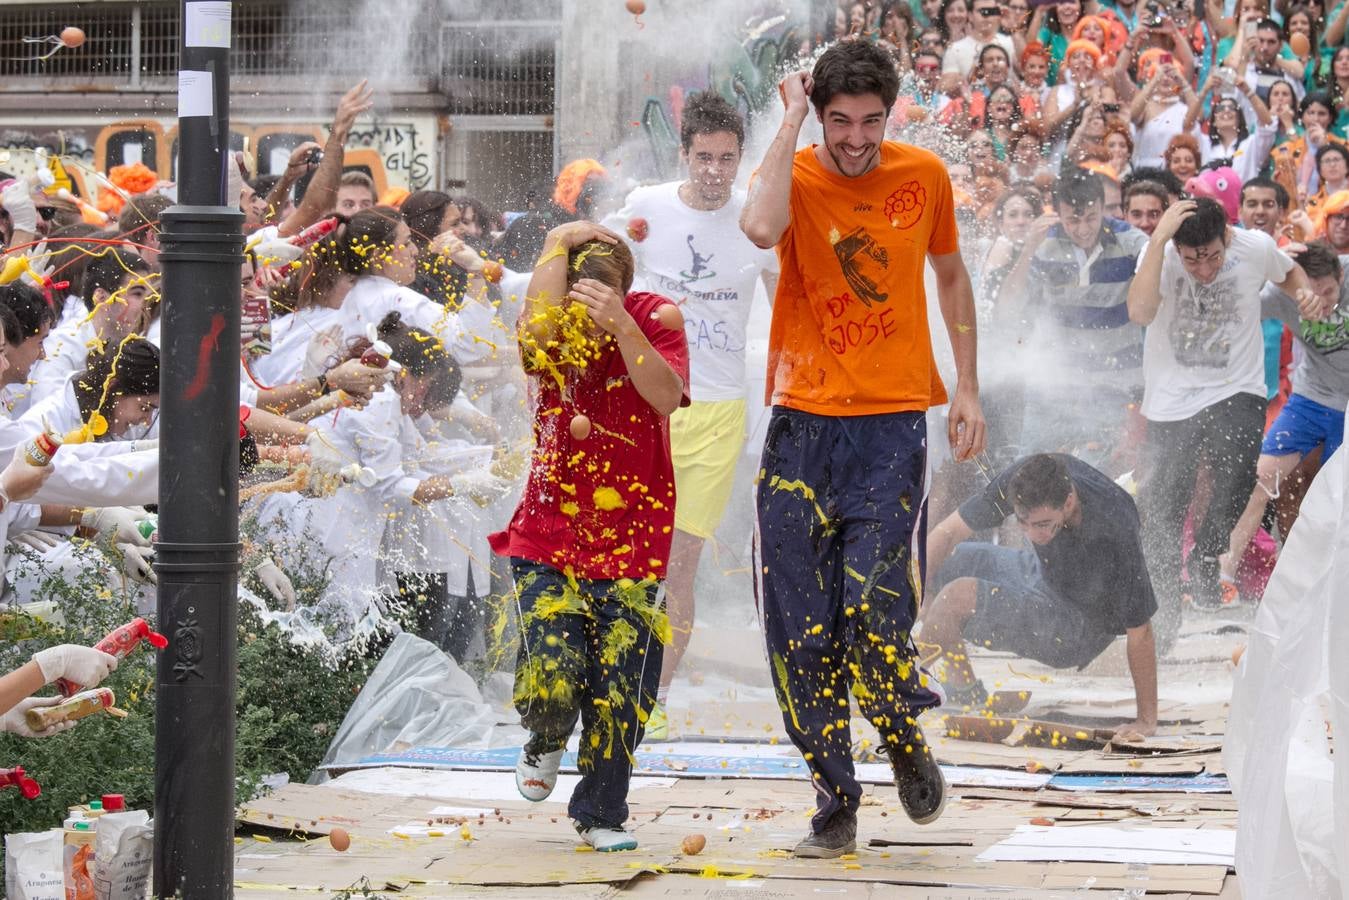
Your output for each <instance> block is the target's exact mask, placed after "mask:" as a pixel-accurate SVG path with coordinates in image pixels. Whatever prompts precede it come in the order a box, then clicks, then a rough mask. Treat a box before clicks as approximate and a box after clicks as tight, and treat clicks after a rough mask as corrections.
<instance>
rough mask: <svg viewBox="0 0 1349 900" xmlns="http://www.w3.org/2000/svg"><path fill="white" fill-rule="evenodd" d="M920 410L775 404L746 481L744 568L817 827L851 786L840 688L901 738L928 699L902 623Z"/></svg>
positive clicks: (920, 459)
mask: <svg viewBox="0 0 1349 900" xmlns="http://www.w3.org/2000/svg"><path fill="white" fill-rule="evenodd" d="M926 469H927V423H926V418H925V416H924V414H923V413H921V412H902V413H889V414H882V415H870V416H818V415H813V414H810V413H805V412H801V411H799V410H794V409H787V408H785V407H774V409H773V414H772V418H771V420H770V421H769V424H768V436H767V440H766V442H765V444H764V451H763V463H762V467H761V470H760V472H759V484H758V489H757V504H758V520H759V521H758V540H757V553H758V556H759V559H758V560H757V568H756V571H757V573H758V576H759V579H760V584H759V603H760V611H761V613H762V616H763V627H764V636H765V638H766V640H767V643H768V654H769V663H770V665H771V667H772V672H773V685H774V689H775V690H776V692H777V698H778V705H779V706H780V707H781V708H782V712H783V719H784V721H785V722H786V726H787V733H788V735H789V736H790V737H791V739H792V743H794V744H795V745H796V747H797V749H798V750H800V751H801V753H802V755H803V756H804V757H805V760H806V762H807V764H808V765H809V766H810V772H811V778H812V780H813V783H814V785H815V791H816V795H817V796H816V805H817V811H816V814H815V817H814V819H813V820H812V826H813V827H814V829H815V831H817V832H818V831H821V830H823V829H824V827H825V825H826V824H827V823H828V822H829V819H830V818H831V817H832V816H833V815H834V813H836V812H838V811H839V810H840V809H844V808H847V809H848V810H850V811H852V812H854V813H855V812H856V810H857V806H858V802H859V800H860V798H861V795H862V789H861V786H860V785H859V784H858V783H857V778H856V776H855V773H854V770H853V761H852V740H851V734H850V729H849V725H848V719H849V706H848V694H849V691H851V692H852V693H853V694H854V695H855V696H856V697H857V701H858V705H859V706H860V707H861V710H862V714H863V715H865V716H866V717H867V719H869V720H870V721H871V722H872V723H873V724H875V726H876V728H877V730H878V731H879V732H880V734H881V738H882V740H884V739H885V738H886V736H888V735H896V736H898V737H900V738H901V739H902V738H904V737H905V736H906V735H907V731H908V729H909V728H910V727H912V725H913V723H914V722H915V721H916V720H917V717H918V714H919V713H920V712H922V711H923V710H924V709H928V708H929V707H933V706H936V705H937V704H938V703H939V702H940V698H939V697H938V695H937V694H936V693H935V692H934V691H932V690H930V689H929V688H927V687H924V686H923V684H922V681H921V679H922V675H921V673H920V671H919V668H918V661H917V653H916V651H915V648H914V644H913V639H912V636H911V633H910V632H911V630H912V628H913V623H914V619H915V617H916V616H917V612H918V603H919V598H921V597H922V584H923V565H924V559H925V546H924V545H925V541H926V534H925V528H926V523H925V517H926V513H927V489H926V484H925V477H926Z"/></svg>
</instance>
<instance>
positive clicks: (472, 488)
mask: <svg viewBox="0 0 1349 900" xmlns="http://www.w3.org/2000/svg"><path fill="white" fill-rule="evenodd" d="M450 488H451V489H452V490H453V491H454V493H455V495H456V496H459V497H467V498H469V499H470V500H472V501H473V502H474V503H476V504H478V505H479V506H490V505H491V504H492V502H493V501H494V500H496V498H498V497H500V496H501V495H502V494H504V493H506V492H507V491H508V490H510V489H511V483H510V482H509V481H507V480H506V479H504V478H501V477H498V476H497V475H494V474H493V473H492V470H491V469H469V470H468V471H467V472H460V473H458V474H456V475H451V476H450Z"/></svg>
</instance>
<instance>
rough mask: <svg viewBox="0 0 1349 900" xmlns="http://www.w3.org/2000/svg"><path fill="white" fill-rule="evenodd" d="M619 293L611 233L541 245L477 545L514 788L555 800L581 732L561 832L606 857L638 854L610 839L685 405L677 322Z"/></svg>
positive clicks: (619, 269) (657, 612) (646, 668)
mask: <svg viewBox="0 0 1349 900" xmlns="http://www.w3.org/2000/svg"><path fill="white" fill-rule="evenodd" d="M632 278H633V258H632V251H631V250H629V249H628V247H627V245H626V244H624V243H623V241H622V240H621V239H620V238H619V237H618V235H616V234H614V233H613V232H611V231H609V230H607V229H605V228H601V227H600V226H598V225H595V224H592V223H590V222H570V223H568V224H566V225H561V226H559V227H557V228H555V229H553V231H551V232H550V233H549V235H548V238H547V241H546V243H545V244H544V249H543V255H542V256H541V257H540V258H539V264H538V265H537V266H536V267H535V269H534V276H533V278H532V280H531V281H530V283H529V294H528V296H529V299H528V300H527V301H526V304H525V308H524V311H523V312H522V313H521V316H520V324H519V336H520V356H521V360H522V362H523V364H524V367H525V371H526V372H528V373H529V374H530V375H531V376H532V377H533V385H534V389H535V392H536V406H535V412H534V442H535V447H534V454H533V458H532V461H531V465H530V470H529V478H528V480H527V482H526V484H525V491H524V496H523V497H522V499H521V500H520V505H519V506H518V507H517V508H516V510H515V515H514V516H512V517H511V522H510V525H509V526H507V528H506V530H505V531H502V532H498V533H497V534H494V535H492V536H491V538H490V540H491V544H492V549H493V550H494V551H495V552H496V553H498V554H500V555H502V556H508V557H510V559H511V567H512V574H513V575H514V578H515V593H516V602H517V604H518V608H519V613H520V654H519V658H518V660H517V663H516V669H515V705H516V709H518V710H519V712H520V721H521V724H522V725H524V727H525V728H527V729H528V730H529V731H530V738H529V740H528V741H527V742H526V743H525V746H524V748H523V749H522V750H521V753H520V759H519V762H518V763H517V764H516V770H515V780H516V786H517V787H518V788H519V789H520V793H521V794H522V795H523V796H524V797H525V798H526V799H528V800H535V801H538V800H543V799H544V798H546V797H547V796H548V795H549V794H550V793H552V790H553V787H554V786H555V785H556V784H557V772H558V768H559V767H560V765H561V762H562V754H563V750H564V748H565V747H566V743H567V739H568V738H569V737H570V736H571V733H572V730H573V729H574V728H575V727H576V720H577V718H578V717H579V718H580V719H581V727H582V731H581V745H580V752H579V753H578V755H577V761H576V766H577V768H578V769H579V770H580V772H581V781H580V783H579V784H578V785H577V786H576V790H575V791H574V792H573V793H572V797H571V803H570V805H569V806H568V814H569V815H570V816H571V818H572V820H573V821H574V822H575V825H576V830H577V831H578V832H579V833H580V835H581V837H582V838H583V839H584V840H585V842H586V843H587V844H589V845H591V846H592V847H594V848H595V849H596V850H602V851H608V850H632V849H634V848H636V846H637V842H636V840H634V839H633V838H632V837H631V836H630V835H629V834H628V833H627V832H626V831H625V830H624V829H623V823H624V822H625V821H626V820H627V817H628V804H627V795H628V780H629V778H630V777H631V775H632V760H633V753H634V752H635V751H636V749H637V745H638V743H640V741H641V739H642V732H643V728H644V725H645V723H646V720H647V717H648V716H649V715H650V714H651V709H652V707H653V705H654V704H655V702H656V688H657V685H658V684H659V681H660V668H661V648H662V645H663V643H665V642H666V641H668V640H669V636H670V635H669V631H670V625H669V620H668V619H667V618H666V615H665V610H664V608H663V606H662V604H661V601H660V600H659V598H658V595H657V589H658V587H659V585H660V582H661V581H662V579H664V578H665V568H666V565H667V564H668V562H669V558H670V541H671V533H672V531H673V530H674V508H675V488H674V464H673V462H672V460H671V456H670V428H669V416H670V414H671V413H672V412H674V411H675V410H676V409H677V408H679V407H681V406H688V405H689V395H688V380H689V358H688V344H687V342H686V340H685V337H684V324H683V319H682V318H681V317H680V315H679V310H678V308H677V307H676V306H675V305H674V304H673V303H671V302H670V301H669V300H667V299H666V298H664V297H661V296H659V295H657V294H648V293H631V294H630V293H628V290H629V288H631V286H632Z"/></svg>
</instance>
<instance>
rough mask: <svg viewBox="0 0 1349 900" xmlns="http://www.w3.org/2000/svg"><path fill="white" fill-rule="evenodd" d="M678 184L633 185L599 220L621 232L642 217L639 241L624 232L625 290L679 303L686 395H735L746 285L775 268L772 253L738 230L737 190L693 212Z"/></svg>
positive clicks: (740, 392)
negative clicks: (685, 345)
mask: <svg viewBox="0 0 1349 900" xmlns="http://www.w3.org/2000/svg"><path fill="white" fill-rule="evenodd" d="M680 184H681V182H678V181H672V182H667V183H665V184H656V185H651V186H650V187H641V188H637V189H636V190H634V191H633V192H632V193H631V194H629V195H628V199H627V202H626V203H625V204H624V206H623V208H622V209H620V210H619V211H618V212H616V213H614V214H613V215H611V216H609V217H607V218H606V219H605V220H604V224H605V225H606V226H607V227H609V228H611V229H613V230H614V231H616V232H618V233H619V234H622V235H625V236H626V235H627V229H628V227H629V224H630V223H631V222H632V220H634V219H644V220H645V221H646V226H647V237H646V240H644V241H641V242H638V241H636V240H633V239H632V238H631V236H628V237H627V241H628V246H630V247H631V248H632V252H633V255H634V257H635V258H636V262H637V275H636V278H635V280H634V281H633V286H632V289H633V290H635V291H651V292H652V293H656V294H662V295H664V296H666V297H669V298H670V299H671V300H673V301H675V302H676V303H678V304H679V309H680V311H681V312H682V313H683V314H684V333H685V335H686V336H687V337H688V342H689V381H690V384H689V396H690V397H692V398H693V399H694V400H739V399H741V398H742V397H744V396H745V383H746V382H745V340H746V339H745V326H746V323H747V322H748V320H749V311H750V304H751V303H753V301H754V285H755V282H756V281H757V280H758V279H759V278H760V276H761V275H762V273H764V272H765V271H767V272H776V271H777V269H778V258H777V253H776V252H775V251H773V250H761V249H759V248H758V247H756V246H754V244H752V243H751V242H750V240H749V238H747V237H745V234H744V232H742V231H741V230H740V210H741V209H742V208H743V207H744V205H745V195H744V192H743V191H736V192H735V193H734V194H732V195H731V199H730V200H729V201H728V202H727V203H726V205H725V206H723V207H721V209H715V210H699V209H692V208H691V207H689V206H688V204H686V203H685V202H684V201H683V200H681V199H680V198H679V185H680Z"/></svg>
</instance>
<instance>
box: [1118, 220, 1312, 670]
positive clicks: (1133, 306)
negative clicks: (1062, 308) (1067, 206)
mask: <svg viewBox="0 0 1349 900" xmlns="http://www.w3.org/2000/svg"><path fill="white" fill-rule="evenodd" d="M1267 283H1268V284H1273V285H1275V286H1276V287H1278V288H1279V289H1280V290H1282V291H1283V292H1284V293H1286V294H1288V295H1289V296H1290V297H1294V298H1296V299H1297V300H1298V301H1299V302H1300V303H1307V304H1315V303H1316V302H1318V301H1317V300H1316V296H1315V294H1313V293H1312V291H1311V289H1310V286H1309V284H1308V282H1307V276H1306V274H1305V273H1304V272H1303V271H1302V269H1300V268H1299V267H1298V266H1297V265H1296V264H1295V263H1294V262H1293V261H1292V260H1291V259H1290V258H1289V257H1288V256H1287V255H1285V254H1284V252H1283V251H1282V250H1280V249H1279V248H1278V247H1277V246H1276V245H1275V243H1274V239H1273V238H1271V237H1270V236H1269V235H1267V234H1265V233H1264V232H1262V231H1253V230H1249V229H1236V228H1232V227H1230V226H1229V225H1228V224H1227V214H1226V213H1225V212H1224V210H1223V208H1222V206H1221V205H1220V204H1219V203H1218V202H1217V201H1216V200H1210V199H1207V198H1201V199H1199V200H1180V201H1177V202H1176V203H1173V204H1172V205H1171V206H1170V207H1169V208H1168V209H1167V210H1166V212H1165V213H1163V214H1162V218H1161V220H1160V221H1159V222H1158V223H1157V227H1156V229H1155V230H1154V231H1153V232H1152V237H1151V238H1149V240H1148V246H1147V249H1146V250H1145V251H1144V252H1143V254H1142V256H1140V257H1139V261H1138V270H1137V273H1136V274H1135V276H1134V280H1133V283H1132V284H1131V285H1130V287H1129V297H1128V306H1129V318H1131V319H1132V320H1133V321H1135V322H1137V323H1139V324H1140V325H1144V326H1146V327H1147V331H1146V334H1145V337H1144V340H1143V410H1142V412H1143V416H1144V418H1146V419H1147V421H1148V431H1147V439H1146V442H1145V444H1144V450H1143V463H1142V472H1141V477H1140V479H1139V490H1138V500H1139V503H1138V506H1139V511H1140V513H1141V514H1142V518H1143V529H1144V531H1143V546H1144V549H1145V551H1146V552H1147V553H1148V555H1149V562H1150V568H1151V569H1152V582H1153V586H1154V588H1155V589H1156V592H1157V604H1158V608H1159V613H1158V621H1159V631H1160V632H1161V635H1162V643H1163V646H1164V647H1165V646H1166V645H1167V644H1168V643H1169V641H1170V640H1171V639H1172V638H1174V636H1175V634H1176V632H1177V631H1178V629H1179V625H1180V599H1181V593H1182V590H1183V591H1184V592H1185V593H1188V594H1189V595H1190V596H1191V597H1192V598H1193V599H1194V600H1195V602H1196V604H1197V605H1201V606H1203V605H1208V604H1210V603H1212V602H1213V601H1215V600H1216V598H1217V597H1219V596H1220V588H1219V583H1218V557H1219V556H1220V555H1221V554H1222V553H1223V552H1224V551H1226V549H1227V540H1228V535H1229V534H1231V531H1232V526H1234V525H1235V524H1236V523H1237V520H1238V519H1239V518H1240V517H1241V513H1242V510H1243V509H1244V508H1245V506H1246V501H1247V500H1248V499H1249V498H1250V496H1251V491H1252V490H1253V489H1254V487H1255V467H1256V461H1257V460H1258V459H1259V456H1260V439H1261V435H1262V433H1263V431H1264V424H1265V368H1264V343H1263V336H1262V332H1261V328H1260V292H1261V290H1262V289H1263V288H1264V286H1265V285H1266V284H1267ZM1201 466H1207V469H1208V472H1209V481H1210V485H1211V490H1210V492H1209V493H1210V497H1209V499H1208V502H1207V506H1206V507H1204V508H1196V510H1195V512H1194V521H1193V532H1194V550H1193V551H1192V552H1191V554H1190V557H1189V561H1188V564H1187V565H1186V570H1187V571H1188V574H1189V581H1188V585H1187V586H1184V587H1182V585H1181V565H1182V553H1181V542H1182V538H1183V534H1184V529H1185V521H1186V517H1187V515H1189V513H1190V507H1191V501H1192V499H1193V498H1194V495H1195V484H1196V479H1197V477H1198V473H1199V470H1200V467H1201Z"/></svg>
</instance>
